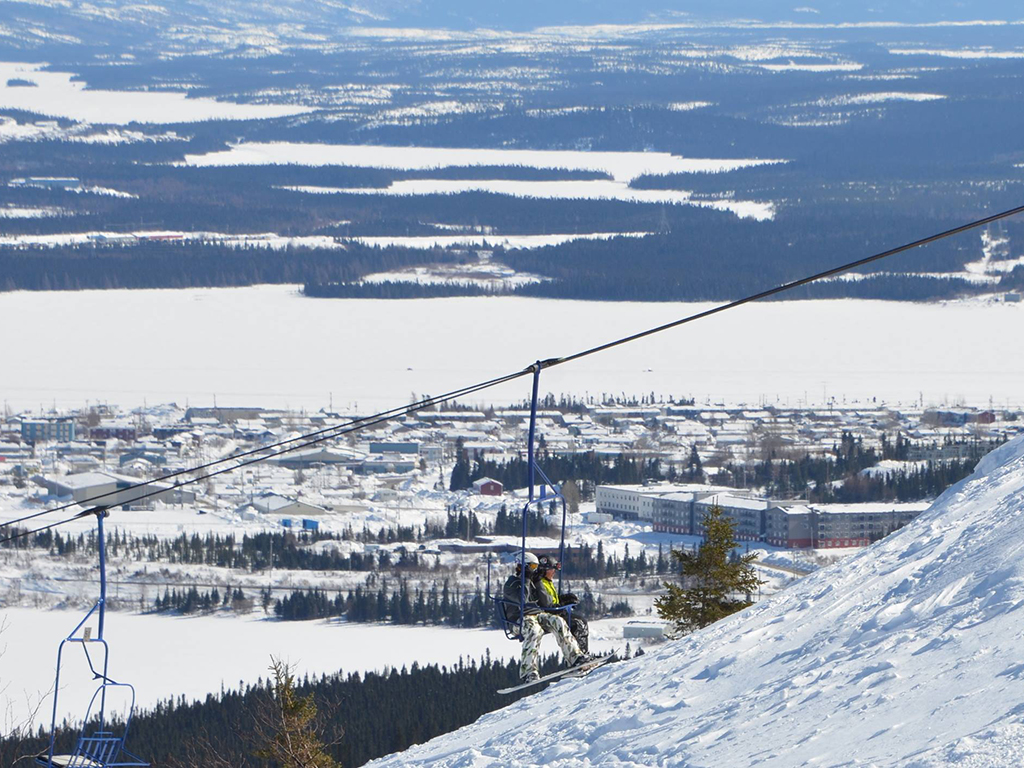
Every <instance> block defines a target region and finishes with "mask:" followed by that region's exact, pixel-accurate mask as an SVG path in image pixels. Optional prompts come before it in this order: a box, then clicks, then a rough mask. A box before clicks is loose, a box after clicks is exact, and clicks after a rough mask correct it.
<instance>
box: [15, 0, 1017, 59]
mask: <svg viewBox="0 0 1024 768" xmlns="http://www.w3.org/2000/svg"><path fill="white" fill-rule="evenodd" d="M4 6H5V9H4V11H5V13H4V15H5V18H4V28H3V31H2V34H0V44H13V45H15V46H18V47H41V46H50V45H53V44H61V45H65V46H67V45H75V46H78V45H82V46H86V47H89V46H103V45H107V44H110V43H112V42H115V41H121V42H123V43H125V44H128V43H138V42H140V41H142V40H144V39H145V38H148V37H151V36H155V35H159V34H160V31H161V29H163V30H167V29H170V28H180V27H184V29H181V30H180V34H176V35H175V36H174V37H175V39H176V41H177V42H178V44H179V45H180V47H181V48H182V49H187V48H188V46H189V36H190V35H194V34H195V33H196V32H198V31H199V30H200V28H202V27H210V28H236V29H237V28H238V27H239V26H240V25H248V24H268V25H277V24H287V25H289V27H287V28H281V29H278V30H275V34H276V35H280V36H281V37H282V38H284V37H287V36H288V35H289V34H291V33H293V32H295V31H297V30H298V29H300V28H301V27H306V28H308V29H309V30H317V31H319V32H321V33H324V32H327V33H330V34H337V32H338V28H339V27H347V26H394V27H403V26H413V27H426V28H445V29H461V30H466V29H476V28H480V27H486V28H491V29H501V30H515V31H524V30H531V29H535V28H537V27H543V26H551V25H596V24H637V23H649V22H661V23H666V22H667V23H680V22H682V23H688V22H706V21H719V22H720V21H723V20H737V19H741V20H758V21H764V22H790V23H798V24H799V23H812V24H818V23H837V22H852V23H857V22H877V21H888V22H903V23H920V22H935V21H964V20H974V19H979V18H980V19H994V18H995V19H1017V18H1021V15H1022V13H1021V9H1020V6H1019V4H1017V3H1015V2H1011V1H1010V0H985V1H984V2H974V3H965V2H960V1H959V0H934V2H925V0H879V2H857V3H847V2H840V1H839V0H827V1H826V2H807V3H793V2H780V1H779V0H772V1H771V2H763V1H762V0H728V1H727V2H718V1H717V0H693V1H692V2H689V3H686V4H685V9H686V10H685V11H682V10H680V5H679V4H678V3H671V2H666V0H640V1H639V2H633V3H622V2H618V1H617V0H571V1H570V2H561V3H550V2H544V1H543V0H525V1H524V2H490V3H481V2H478V0H362V1H361V2H352V3H336V2H329V1H328V0H281V2H274V3H269V2H262V3H258V2H257V3H247V2H229V3H221V2H213V1H212V0H162V1H161V0H156V1H155V2H152V3H147V4H137V3H130V2H127V0H97V2H84V1H83V0H71V1H70V2H67V3H59V4H58V3H53V4H43V3H34V2H8V3H5V4H4ZM292 25H300V26H299V27H295V26H292ZM263 42H265V41H263Z"/></svg>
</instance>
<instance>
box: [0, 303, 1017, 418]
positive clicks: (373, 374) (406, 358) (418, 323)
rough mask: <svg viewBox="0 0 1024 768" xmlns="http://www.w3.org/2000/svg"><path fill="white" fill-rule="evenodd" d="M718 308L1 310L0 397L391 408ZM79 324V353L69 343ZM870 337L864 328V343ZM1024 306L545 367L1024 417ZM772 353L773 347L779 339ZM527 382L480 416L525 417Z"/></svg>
mask: <svg viewBox="0 0 1024 768" xmlns="http://www.w3.org/2000/svg"><path fill="white" fill-rule="evenodd" d="M707 306H708V305H699V304H679V303H659V304H643V303H627V302H621V303H606V302H579V301H555V300H542V299H526V298H509V297H502V298H446V299H424V300H408V301H379V300H332V299H316V300H314V299H307V298H304V297H302V296H301V295H300V294H299V293H298V291H297V290H296V288H295V287H294V286H262V287H254V288H237V289H209V290H204V289H189V290H180V291H173V290H155V291H150V290H147V291H79V292H56V293H42V292H40V293H35V292H13V293H5V294H2V295H0V327H2V328H5V329H14V328H20V329H22V332H20V333H10V331H8V333H7V334H5V342H4V353H3V358H4V361H5V363H4V364H3V365H0V397H2V398H3V399H5V400H6V401H7V403H8V405H10V406H12V407H15V408H23V407H30V408H39V407H47V408H49V407H50V406H52V405H53V404H55V403H56V404H57V405H58V406H63V405H69V406H70V405H74V406H80V405H82V404H83V403H84V402H85V401H86V400H91V401H96V400H105V401H109V402H112V403H118V404H120V405H122V406H132V405H141V404H143V403H144V402H149V403H154V402H166V401H177V402H179V403H181V404H183V405H184V404H185V402H188V403H190V404H192V405H200V404H212V402H213V400H214V397H216V399H217V403H219V404H221V405H232V404H234V405H253V404H257V405H263V406H266V407H283V406H285V405H288V406H292V407H306V408H310V409H319V408H322V407H325V406H326V405H327V404H328V401H329V400H330V399H331V398H332V397H333V402H334V403H335V406H336V407H338V406H342V405H349V404H352V403H358V404H359V406H360V407H362V408H367V409H369V408H374V409H376V408H383V407H391V406H395V405H397V404H401V403H405V402H408V401H409V396H410V393H411V392H418V393H424V392H426V393H430V394H438V393H441V392H446V391H449V390H451V389H455V388H457V387H460V386H463V385H466V384H470V383H473V382H476V381H483V380H486V379H489V378H491V377H492V376H497V375H502V374H505V373H508V372H511V371H515V370H519V369H522V368H525V367H526V366H527V365H529V364H530V363H531V362H532V361H534V360H537V359H546V358H548V357H556V356H563V355H567V354H571V353H573V352H576V351H579V350H582V349H586V348H589V347H591V346H594V345H597V344H601V343H604V342H606V341H609V340H611V339H614V338H618V337H620V336H623V335H626V334H630V333H635V332H637V331H640V330H643V329H645V328H649V327H652V326H656V325H659V324H661V323H665V322H669V321H671V320H674V319H677V318H680V317H683V316H686V315H689V314H691V313H693V312H695V311H697V310H700V309H705V308H707ZM68 328H75V329H76V331H75V334H76V335H75V339H90V340H91V341H89V342H87V343H80V342H79V341H75V340H74V339H72V338H70V337H69V336H68ZM854 329H855V330H856V332H854ZM1022 331H1024V305H1020V304H1004V303H998V302H990V303H983V302H976V301H971V302H954V303H945V304H912V303H905V302H901V303H896V302H879V301H854V300H842V301H803V302H775V303H765V304H756V305H749V306H746V307H742V308H740V309H738V310H736V311H733V312H727V313H724V314H721V315H718V316H716V317H713V318H709V319H707V320H704V321H701V322H699V323H695V324H693V325H690V326H684V327H682V328H678V329H674V330H671V331H668V332H665V333H661V334H657V335H655V336H652V337H649V338H646V339H643V340H640V341H637V342H634V343H632V344H628V345H625V346H623V347H619V348H617V349H614V350H610V351H608V352H604V353H601V354H597V355H593V356H591V357H588V358H585V359H582V360H580V361H578V362H574V363H571V364H568V365H564V366H560V367H557V368H554V369H551V370H549V371H547V372H546V373H545V374H544V376H543V377H542V379H541V386H542V389H543V390H545V391H551V392H555V393H560V392H566V393H568V392H572V393H576V394H580V395H583V394H587V393H589V394H591V395H595V396H598V397H599V396H600V395H601V394H602V393H619V392H627V393H638V392H651V391H653V392H656V393H658V394H665V395H670V394H671V395H693V396H695V397H696V398H698V400H699V401H704V400H705V399H707V398H711V399H714V400H716V401H720V400H723V399H724V400H727V401H732V402H748V403H753V402H758V401H759V400H762V399H763V400H765V401H766V402H769V403H773V402H781V403H790V404H793V405H796V404H797V403H798V402H801V401H810V402H823V401H827V400H828V399H830V398H832V397H835V398H837V399H838V400H839V401H842V400H843V399H844V398H846V399H847V400H848V401H849V400H853V399H860V400H862V401H864V400H866V401H871V400H872V398H878V400H879V401H886V402H890V403H895V402H903V403H905V404H910V403H916V402H918V401H919V399H923V400H924V402H925V403H941V402H944V401H945V402H948V403H952V402H955V401H957V400H964V401H967V402H969V403H975V404H979V405H984V404H987V403H989V402H990V398H991V399H992V401H993V402H994V403H995V404H996V405H1006V404H1007V403H1008V402H1009V403H1011V404H1018V403H1019V402H1020V397H1021V389H1020V383H1021V381H1024V352H1021V351H1020V350H1019V348H1018V347H1017V346H1016V345H1013V344H1009V343H1007V342H1006V339H1012V338H1016V337H1018V336H1020V335H1021V332H1022ZM766 342H770V343H766ZM527 390H528V382H527V381H526V380H525V379H523V380H522V381H519V382H512V383H510V384H506V385H503V386H502V387H500V388H495V389H493V390H489V391H488V392H487V393H485V396H482V397H481V401H486V402H497V403H502V402H518V401H520V400H521V399H523V398H524V397H525V396H526V395H527Z"/></svg>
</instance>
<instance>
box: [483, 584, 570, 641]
mask: <svg viewBox="0 0 1024 768" xmlns="http://www.w3.org/2000/svg"><path fill="white" fill-rule="evenodd" d="M491 599H492V600H493V601H494V608H495V611H496V612H497V614H498V621H499V623H500V624H501V628H502V629H503V630H504V632H505V637H507V638H508V639H509V640H518V641H519V642H522V641H523V634H522V630H523V625H522V621H520V619H519V602H518V601H517V600H509V599H508V598H505V597H502V596H501V595H492V596H491ZM573 607H574V606H572V605H559V606H557V607H555V608H549V609H547V610H546V611H544V613H558V614H561V615H562V618H563V619H565V623H566V624H567V625H569V626H570V627H571V626H572V609H573Z"/></svg>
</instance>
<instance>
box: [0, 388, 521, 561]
mask: <svg viewBox="0 0 1024 768" xmlns="http://www.w3.org/2000/svg"><path fill="white" fill-rule="evenodd" d="M529 372H530V370H529V369H527V370H523V371H517V372H516V373H514V374H509V375H506V376H500V377H498V378H496V379H491V380H490V381H486V382H482V383H479V384H473V385H471V386H468V387H463V388H461V389H456V390H453V391H451V392H447V393H445V394H443V395H438V396H436V397H428V398H425V399H423V400H419V401H417V402H415V403H411V404H409V405H404V406H399V407H397V408H392V409H390V410H387V411H381V412H380V413H375V414H372V415H370V416H364V417H361V418H358V419H353V420H351V421H349V422H346V423H344V424H335V425H334V426H331V427H326V428H324V429H321V430H318V431H316V432H309V433H307V434H304V435H299V436H297V437H292V438H289V439H288V440H282V441H280V442H277V443H272V444H270V445H261V446H259V447H257V448H253V449H251V450H248V451H243V452H241V453H234V454H232V455H230V456H225V457H224V458H222V459H215V460H214V461H209V462H207V463H205V464H200V465H198V466H195V467H190V468H188V469H181V470H178V471H177V472H171V473H169V474H166V475H161V476H160V477H155V478H153V479H152V480H144V481H140V482H138V483H135V484H133V485H128V486H125V487H124V488H118V489H116V490H113V491H107V492H106V493H101V494H98V495H96V496H90V497H89V498H86V499H81V500H79V501H72V502H69V503H67V504H63V505H61V506H58V507H51V508H49V509H44V510H40V511H39V512H33V513H32V514H31V515H25V516H23V517H19V518H16V519H14V520H7V521H5V522H0V528H6V527H8V526H12V525H17V524H18V523H24V522H26V521H28V520H34V519H35V518H37V517H42V516H43V515H48V514H52V513H54V512H63V511H64V510H66V509H71V508H72V507H76V506H84V505H86V504H94V503H96V502H99V501H101V500H102V499H107V498H109V497H111V496H116V495H119V494H124V493H127V492H129V491H134V490H137V489H139V488H145V487H147V486H150V485H154V484H156V483H161V482H164V481H167V480H173V479H175V478H178V477H182V476H183V475H191V474H193V473H194V472H202V471H203V470H206V469H210V468H212V467H215V466H219V465H221V464H226V463H228V462H234V461H237V460H238V459H244V458H246V457H247V456H253V455H255V454H263V453H265V452H266V451H273V450H274V449H275V448H280V447H281V446H284V445H288V444H290V443H296V442H298V441H300V440H304V441H306V442H303V443H301V444H299V445H294V446H292V447H291V448H288V449H285V450H282V451H278V452H276V453H271V454H267V455H264V456H262V457H259V458H258V460H256V461H246V462H241V463H238V464H235V465H234V466H232V467H230V469H229V470H228V471H230V470H233V469H240V468H242V467H246V466H249V465H251V464H256V463H258V462H259V461H264V460H266V459H271V458H275V457H276V456H281V455H283V454H286V453H291V452H292V451H298V450H301V449H302V448H308V447H309V446H311V445H317V444H319V443H322V442H324V441H326V440H330V439H332V438H335V437H341V436H343V435H346V434H349V433H351V432H356V431H358V430H360V429H364V428H365V427H369V426H374V425H376V424H380V423H383V422H385V421H388V420H390V419H392V418H395V417H397V416H405V415H408V414H410V413H415V412H417V411H421V410H423V409H425V408H430V407H432V406H434V405H438V404H440V403H444V402H447V401H449V400H454V399H455V398H457V397H463V396H465V395H469V394H473V393H474V392H478V391H480V390H482V389H487V388H489V387H494V386H497V385H498V384H503V383H505V382H507V381H512V380H513V379H516V378H519V377H520V376H525V375H527V374H528V373H529ZM216 474H223V473H222V472H216V473H214V474H210V475H204V476H202V477H196V478H192V479H189V480H187V481H185V482H177V483H175V485H174V486H173V487H172V488H160V489H159V490H158V491H156V492H155V493H164V492H166V491H168V490H173V488H180V487H181V486H184V485H191V484H193V483H196V482H199V481H200V480H205V479H206V478H208V477H213V476H214V475H216ZM155 493H150V494H146V496H136V497H133V498H132V501H138V500H139V499H144V498H147V497H148V496H152V495H155ZM71 519H74V518H71ZM3 541H4V540H0V543H3Z"/></svg>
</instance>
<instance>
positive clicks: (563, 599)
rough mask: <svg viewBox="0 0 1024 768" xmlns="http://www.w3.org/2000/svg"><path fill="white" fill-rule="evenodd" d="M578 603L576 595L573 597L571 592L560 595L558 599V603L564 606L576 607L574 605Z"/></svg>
mask: <svg viewBox="0 0 1024 768" xmlns="http://www.w3.org/2000/svg"><path fill="white" fill-rule="evenodd" d="M579 601H580V599H579V598H578V597H576V595H574V594H573V593H572V592H569V593H567V594H564V595H561V596H560V597H559V598H558V602H559V603H564V604H566V605H576V603H578V602H579Z"/></svg>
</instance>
